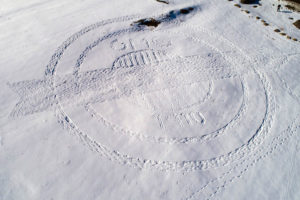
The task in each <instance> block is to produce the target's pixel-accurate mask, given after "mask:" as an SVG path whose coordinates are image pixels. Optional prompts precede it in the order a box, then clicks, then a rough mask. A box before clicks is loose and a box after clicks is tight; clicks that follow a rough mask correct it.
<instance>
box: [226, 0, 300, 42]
mask: <svg viewBox="0 0 300 200" xmlns="http://www.w3.org/2000/svg"><path fill="white" fill-rule="evenodd" d="M227 1H229V2H234V1H233V0H227ZM234 6H235V7H237V8H240V9H241V11H242V12H245V13H246V14H248V15H251V14H250V11H249V10H244V9H243V8H242V6H241V5H240V4H238V3H235V4H234ZM258 6H261V4H258V5H254V6H253V7H254V8H257V7H258ZM252 17H253V18H254V19H256V20H260V21H261V23H262V24H263V25H264V26H270V24H269V23H268V22H266V21H265V20H264V19H261V17H259V16H253V15H252ZM273 27H274V26H273ZM274 32H275V33H278V34H280V35H281V36H286V39H288V40H292V41H294V42H300V40H299V39H298V38H295V37H292V36H290V35H288V34H287V33H285V32H282V31H281V30H280V28H278V27H275V29H274Z"/></svg>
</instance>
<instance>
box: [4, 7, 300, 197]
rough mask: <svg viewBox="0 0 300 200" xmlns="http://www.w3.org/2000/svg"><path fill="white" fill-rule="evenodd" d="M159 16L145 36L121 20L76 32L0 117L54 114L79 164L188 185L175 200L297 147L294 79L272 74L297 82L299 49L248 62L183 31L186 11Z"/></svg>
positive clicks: (216, 190) (211, 36)
mask: <svg viewBox="0 0 300 200" xmlns="http://www.w3.org/2000/svg"><path fill="white" fill-rule="evenodd" d="M206 6H207V5H205V4H204V5H200V6H198V5H197V6H195V12H196V11H197V12H198V11H202V10H204V9H205V8H206ZM196 8H197V9H196ZM170 13H173V14H174V13H175V14H178V16H174V19H172V20H163V21H162V22H161V24H160V25H159V26H158V27H157V28H155V29H153V28H148V27H143V26H142V27H141V26H136V25H134V23H133V22H135V21H138V20H139V19H141V18H143V17H142V16H140V15H129V16H125V17H118V18H112V19H109V20H104V21H100V22H97V23H94V24H92V25H89V26H87V27H85V28H83V29H81V30H79V31H77V32H75V33H74V34H73V35H71V37H69V38H68V39H67V40H66V41H64V42H62V44H61V45H60V46H59V47H58V48H57V49H56V51H55V52H54V53H53V55H52V56H51V59H50V62H49V63H48V65H47V66H46V69H45V76H44V77H35V80H22V81H12V80H10V81H9V83H8V84H7V86H8V87H9V88H10V90H12V91H14V92H16V93H17V94H18V98H19V99H18V103H17V104H16V105H15V107H14V108H13V110H12V111H11V112H10V115H9V116H6V117H7V119H12V120H15V121H18V120H20V119H21V118H26V117H28V116H32V115H38V114H39V113H41V112H47V113H51V112H54V113H55V116H56V117H57V121H58V122H59V124H61V125H62V127H64V128H65V129H67V130H68V132H69V133H70V135H71V136H72V137H73V136H75V138H77V139H78V140H79V141H80V143H82V144H83V147H82V148H88V149H89V150H91V152H92V154H91V155H90V157H89V158H90V159H97V155H100V156H101V157H100V158H101V160H102V162H104V164H103V165H105V166H106V165H107V166H110V165H113V166H115V169H117V170H118V171H120V173H123V172H125V173H126V170H127V169H128V168H129V169H130V170H134V173H138V174H140V173H141V174H143V173H148V172H146V171H149V173H150V174H151V173H154V174H157V173H158V174H160V176H165V175H168V174H170V173H171V174H174V177H177V178H176V179H179V182H182V184H184V183H185V182H186V181H188V180H190V178H191V177H194V178H195V179H196V180H194V181H191V182H190V183H189V185H191V186H195V187H194V188H193V189H188V188H189V187H190V186H189V185H187V186H186V188H185V190H186V192H183V193H181V192H180V190H179V189H177V190H176V191H174V193H178V192H179V193H180V194H181V195H179V196H177V197H176V199H212V198H215V197H217V196H216V195H221V194H222V193H221V192H223V191H224V190H225V189H226V188H228V187H232V185H234V184H233V183H234V182H237V181H238V180H239V179H240V178H241V177H242V176H243V175H244V174H246V172H247V171H250V170H251V169H255V166H256V164H257V163H259V162H260V161H263V160H266V159H267V158H268V157H269V156H272V155H273V154H274V153H276V152H278V150H280V149H283V148H284V145H287V144H288V143H289V142H290V140H291V139H292V138H294V139H295V141H297V140H298V136H297V131H298V130H299V123H300V122H299V117H297V115H298V114H299V87H298V86H297V81H298V80H297V78H296V77H293V76H292V75H291V74H290V73H289V72H286V71H284V70H283V69H282V68H283V66H285V67H286V68H291V69H292V70H293V72H294V74H299V69H298V70H297V69H296V68H295V65H297V63H298V64H299V60H297V58H299V52H297V51H294V52H292V51H290V52H289V54H288V55H284V56H282V55H280V56H281V57H279V58H276V59H269V58H268V56H267V54H268V52H267V51H265V53H266V55H263V56H265V57H263V59H262V57H261V56H260V55H258V56H255V55H252V54H250V55H247V53H245V49H242V48H241V47H239V45H238V44H235V43H234V42H231V41H229V40H228V39H226V38H225V37H223V36H222V35H220V34H219V33H217V31H214V30H213V29H210V28H206V27H205V26H200V25H196V24H193V23H186V22H184V21H185V20H188V19H189V17H191V19H195V17H197V13H196V14H195V13H193V16H189V14H182V16H181V14H180V13H181V10H178V9H177V10H176V9H175V10H173V11H170V12H169V14H164V15H158V17H157V18H158V19H160V18H162V19H164V18H165V16H171V15H170ZM194 15H195V16H194ZM161 16H162V17H161ZM154 18H155V16H154ZM170 36H172V37H170ZM272 68H274V69H275V70H274V72H271V71H269V69H272ZM291 77H292V78H293V79H295V80H294V81H293V80H291V79H290V78H291ZM7 86H6V87H7ZM285 92H287V94H285ZM285 95H288V96H287V97H286V96H285ZM285 102H286V103H285ZM295 102H296V104H294V103H295ZM292 109H293V111H291V110H292ZM49 111H50V112H49ZM254 113H255V114H254ZM287 113H288V114H287ZM285 117H287V118H286V119H284V118H285ZM281 121H282V122H284V123H283V124H281ZM20 123H21V122H20ZM61 131H62V130H61ZM63 138H64V137H62V136H60V140H61V141H64V139H63ZM84 146H85V147H84ZM275 150H276V151H275ZM94 155H95V156H94ZM103 158H104V159H103ZM1 160H3V159H1ZM98 173H100V174H99V176H100V177H101V173H103V171H102V172H98ZM104 173H107V172H105V171H104ZM91 174H94V172H91ZM154 174H153V176H154V177H155V176H156V175H154ZM0 175H1V174H0ZM95 175H96V174H95ZM117 176H118V175H116V177H117ZM178 177H181V178H178ZM134 179H135V178H134V177H133V178H132V180H134ZM150 179H151V178H149V181H150ZM197 179H198V180H197ZM202 179H203V180H204V181H201V180H202ZM91 181H92V180H91ZM93 181H94V180H93ZM141 181H142V182H143V184H148V183H149V182H148V179H143V180H141ZM165 184H167V181H166V182H165ZM180 184H181V183H180ZM180 184H179V185H180ZM116 187H117V186H116ZM137 187H138V186H137ZM102 188H103V191H106V190H107V189H105V186H104V187H102ZM153 189H154V188H150V190H153ZM117 190H118V189H117ZM154 190H155V189H154ZM169 190H171V188H169V189H167V191H169ZM93 192H94V193H95V191H93ZM131 192H135V191H128V193H131ZM144 192H145V193H147V192H148V191H144ZM154 193H155V192H154ZM0 194H1V193H0ZM3 194H6V193H5V191H4V193H3ZM100 196H101V195H100ZM117 196H118V195H117ZM58 198H60V197H58ZM102 198H104V197H102ZM114 198H116V196H115V197H112V196H106V197H105V199H114ZM119 198H121V197H120V196H119ZM152 198H154V199H169V198H171V197H168V196H165V197H158V196H157V194H154V196H153V197H152ZM236 198H238V197H236ZM126 199H129V198H128V197H126ZM173 199H174V198H173Z"/></svg>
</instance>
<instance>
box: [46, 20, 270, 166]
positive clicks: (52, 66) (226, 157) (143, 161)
mask: <svg viewBox="0 0 300 200" xmlns="http://www.w3.org/2000/svg"><path fill="white" fill-rule="evenodd" d="M134 19H136V18H135V17H125V18H119V19H114V20H107V21H104V22H100V23H97V24H93V25H91V26H88V27H86V28H85V29H82V30H81V31H79V32H78V33H75V34H74V35H73V36H72V37H70V38H69V39H68V40H67V41H65V42H64V43H63V44H62V45H61V46H60V47H59V48H58V50H57V51H56V52H55V54H54V55H53V57H52V59H51V61H50V63H49V65H48V66H47V70H46V79H47V80H48V82H49V84H50V85H52V87H53V88H54V85H55V78H54V75H55V72H56V67H57V65H58V63H59V62H60V60H61V58H62V55H63V54H64V53H65V51H66V50H67V49H68V48H69V47H70V46H71V44H72V43H73V42H75V41H76V40H78V39H79V38H80V37H82V36H83V35H85V34H87V33H89V32H92V31H94V30H97V29H98V28H100V27H104V26H106V25H108V24H112V23H119V22H129V21H131V20H134ZM128 24H129V23H128ZM184 28H186V29H190V30H191V34H190V35H186V34H184V33H182V32H178V31H177V32H176V33H177V34H179V35H181V36H184V37H187V38H190V39H191V41H194V42H195V43H199V44H200V43H201V44H204V46H206V47H208V48H210V49H212V50H213V51H215V52H218V53H219V56H220V57H223V59H225V60H226V61H227V62H228V63H229V64H230V65H236V66H238V65H241V66H242V65H243V62H240V60H239V61H235V59H236V58H230V57H228V56H227V57H226V56H224V55H225V54H224V52H227V54H228V51H229V50H230V49H233V48H236V47H234V46H232V45H231V44H230V43H229V42H227V41H226V40H224V39H222V38H221V37H220V36H216V35H214V34H207V31H206V30H204V29H197V28H193V27H188V26H184ZM129 32H132V33H136V32H138V31H137V30H134V29H131V28H129V29H128V30H126V31H124V32H122V31H121V32H120V31H119V32H114V33H111V34H110V36H118V35H122V34H120V33H129ZM166 32H169V33H170V32H172V31H170V30H167V31H166ZM196 33H203V34H206V35H207V38H206V39H205V40H200V39H199V38H197V37H196V36H195V35H196ZM108 38H109V37H106V38H102V40H101V39H99V40H98V41H94V43H92V45H91V46H88V47H87V48H86V50H85V51H84V53H83V54H81V56H80V57H79V59H78V60H77V62H76V65H75V68H74V77H75V79H77V80H76V81H81V80H80V78H81V74H80V72H79V69H80V67H82V66H81V65H82V64H83V63H84V62H83V61H84V59H85V58H88V54H87V52H89V51H90V50H91V49H93V47H96V46H97V45H98V44H99V43H101V42H102V41H108V40H107V39H108ZM118 38H120V37H118ZM112 39H113V41H115V38H113V37H112ZM113 41H111V42H110V44H111V46H112V47H114V48H117V49H118V50H122V49H124V48H125V47H126V45H125V44H124V45H122V43H121V44H120V45H115V42H113ZM97 42H98V44H97ZM166 46H168V45H166ZM216 46H217V47H216ZM224 46H227V47H229V48H228V49H222V50H219V48H220V47H222V48H223V47H224ZM164 48H165V47H164ZM164 48H162V49H155V51H157V50H159V51H161V52H163V53H165V55H168V56H169V57H170V59H171V60H170V62H169V63H171V66H175V69H178V70H182V68H180V67H182V66H183V65H186V64H188V66H194V67H192V68H183V70H182V71H180V72H181V73H180V75H179V76H178V77H179V78H178V77H177V78H175V80H176V81H180V80H186V79H185V78H187V77H189V76H190V75H199V76H201V73H199V70H197V69H198V68H197V66H198V65H197V63H195V60H196V59H193V58H192V59H190V60H189V58H191V57H193V56H194V55H184V56H182V55H176V53H178V51H176V52H175V53H174V52H166V51H165V50H166V49H167V48H166V49H164ZM145 49H146V51H149V50H150V49H151V48H145ZM196 49H197V48H196ZM234 53H235V55H237V54H239V55H241V56H242V57H243V59H245V60H246V59H247V58H246V56H245V55H244V54H242V53H240V52H239V50H237V51H236V52H234ZM229 54H230V53H229ZM127 55H128V54H127ZM114 56H115V58H120V55H119V56H116V55H114ZM207 56H209V55H207ZM196 57H197V55H196ZM199 59H200V60H203V61H204V62H205V61H207V60H209V59H203V57H201V56H200V58H199ZM243 59H242V60H243ZM107 60H109V59H107ZM115 60H116V59H113V60H112V62H111V63H113V61H115ZM196 61H197V60H196ZM210 61H214V59H212V60H210ZM216 62H217V61H216ZM178 63H180V64H181V65H179V64H178ZM174 64H175V65H174ZM120 66H121V65H120ZM153 66H156V68H155V70H153V68H146V67H144V68H143V67H141V68H139V70H136V71H134V70H131V68H130V67H129V69H130V70H128V69H125V71H124V68H122V69H121V70H120V73H119V74H118V73H117V74H115V75H116V76H111V77H108V79H106V80H117V81H123V82H122V83H123V84H119V85H118V84H115V85H114V84H112V85H109V84H107V86H111V87H115V90H108V91H113V92H115V91H117V93H113V92H107V93H105V95H102V96H101V95H99V96H97V95H96V97H95V98H94V99H93V98H92V100H91V99H90V101H88V102H86V105H85V107H86V109H87V110H89V111H90V112H91V114H92V115H93V116H95V115H97V113H98V111H97V110H95V109H94V108H93V107H92V106H91V105H92V104H94V103H97V102H107V101H110V100H113V101H115V100H116V99H120V97H122V98H130V97H132V96H131V95H133V94H134V95H140V92H142V94H144V95H148V94H149V93H148V92H146V93H143V92H144V91H145V90H144V89H145V88H143V89H142V90H140V91H139V90H137V92H136V91H135V90H129V91H127V90H126V88H133V89H135V88H136V87H135V86H136V85H137V84H142V85H143V87H146V86H147V87H148V86H149V85H150V86H151V87H152V86H153V85H154V86H155V84H156V83H160V81H162V80H169V81H170V82H166V83H164V84H165V85H166V88H167V89H168V90H171V91H172V87H171V86H172V84H173V82H172V81H173V80H172V79H171V77H172V74H174V72H175V73H176V70H174V68H172V67H167V69H165V68H164V67H165V66H168V65H166V64H164V63H156V64H154V65H153ZM229 67H230V66H229ZM113 69H114V67H113V64H112V66H110V69H103V71H101V73H100V74H103V72H105V73H107V74H108V75H111V74H114V73H115V72H113V71H112V70H113ZM190 69H192V70H190ZM172 70H173V71H172ZM157 71H158V72H163V75H166V76H165V77H167V78H168V77H169V79H165V77H163V78H161V79H151V78H152V77H153V76H151V75H153V73H155V72H157ZM200 71H201V70H200ZM202 71H206V72H207V73H204V76H203V80H201V81H204V82H205V81H207V83H206V84H204V85H202V86H201V87H203V88H205V87H208V89H206V90H205V91H209V87H211V85H212V84H215V82H218V78H217V79H216V80H214V81H212V80H211V79H207V77H209V76H207V75H209V74H210V73H211V74H214V75H216V77H222V73H224V71H222V70H221V72H220V73H219V72H218V70H215V69H213V70H211V71H210V69H203V70H202ZM177 72H178V71H177ZM236 72H237V75H236V77H237V78H234V79H236V80H239V81H237V82H234V81H233V82H232V83H231V84H232V85H233V86H234V87H235V88H238V87H239V86H238V83H240V84H241V85H240V89H238V90H237V94H241V93H239V92H238V91H239V90H240V91H242V97H243V98H242V99H241V102H240V106H238V109H237V110H239V109H240V110H241V111H238V112H240V113H241V114H237V115H234V116H237V117H238V118H239V117H240V116H242V114H243V112H244V111H245V109H241V107H242V106H243V104H245V103H244V102H245V101H244V97H245V96H247V93H248V92H250V93H252V92H253V91H255V90H256V89H260V90H262V91H263V94H264V95H265V97H264V98H265V105H266V106H265V112H264V113H263V114H262V115H263V118H262V120H261V123H260V124H256V126H255V127H257V128H256V129H254V130H251V132H252V135H251V136H250V137H249V139H247V142H245V143H244V144H242V145H240V146H239V147H237V148H235V149H233V150H231V151H229V152H225V153H223V154H222V155H218V156H215V157H212V158H209V159H199V160H198V159H195V160H184V159H183V160H180V161H166V160H159V159H147V158H138V157H132V156H129V155H127V154H122V153H121V152H119V151H117V150H114V149H111V148H109V147H107V146H105V145H103V144H101V143H100V142H99V141H98V140H95V139H94V138H93V137H91V136H90V134H86V133H85V132H83V131H82V130H81V129H80V127H79V126H77V125H76V124H75V123H74V122H73V120H72V117H70V116H69V115H68V114H66V112H65V111H64V109H63V107H62V105H60V104H58V105H57V110H58V117H59V120H60V121H61V122H62V123H63V124H64V125H65V126H66V127H68V128H69V129H70V131H71V132H72V133H73V134H74V135H76V136H77V137H79V138H80V140H81V141H82V142H83V143H84V144H85V145H87V146H89V147H90V149H91V150H93V151H95V152H98V153H100V154H101V155H103V156H105V157H107V158H108V159H110V160H113V161H117V162H119V163H121V164H125V165H130V166H134V167H138V168H157V169H161V170H185V171H191V170H204V169H209V168H214V167H220V166H223V165H226V164H227V163H228V162H232V161H237V160H239V159H241V158H243V157H244V156H246V155H247V154H248V153H251V152H252V151H253V150H254V149H255V148H256V147H257V146H259V145H260V144H261V143H262V142H263V140H264V138H265V137H266V135H267V132H268V131H269V129H270V126H271V124H272V115H273V112H274V105H273V102H272V101H273V100H272V97H271V94H270V91H271V90H270V85H269V82H268V81H267V78H266V76H265V75H264V74H263V73H261V72H258V71H257V70H256V69H250V70H249V71H248V72H247V77H244V74H242V73H240V71H239V70H238V71H236ZM91 74H92V72H91ZM132 74H133V75H132ZM159 74H160V73H157V74H155V75H159ZM220 74H221V75H220ZM225 74H226V73H225ZM249 74H250V75H249ZM130 75H131V76H130ZM147 75H148V79H147V81H146V83H144V82H145V81H144V80H143V79H141V77H145V76H147ZM248 75H249V76H248ZM128 76H129V77H131V79H128ZM137 77H138V78H137ZM195 77H196V78H198V76H195ZM224 77H225V78H228V77H227V76H226V75H225V76H224ZM224 77H223V78H224ZM110 78H111V79H110ZM115 78H118V79H115ZM205 78H206V79H205ZM229 78H231V77H229ZM249 79H254V80H255V81H254V82H256V83H258V84H260V88H254V89H253V88H252V89H251V88H250V89H248V86H247V83H248V81H249ZM132 80H134V81H132ZM196 80H197V79H196ZM124 81H125V83H126V84H127V85H126V87H124ZM126 81H127V82H126ZM176 81H175V82H174V83H176ZM201 81H195V80H193V79H192V82H188V83H187V85H189V84H190V85H192V84H198V82H201ZM229 82H230V81H229ZM80 83H81V82H80ZM112 83H114V82H112ZM147 83H151V84H149V85H147ZM130 84H133V85H130ZM168 84H169V85H168ZM219 84H220V85H221V86H222V83H219ZM157 85H161V83H160V84H157ZM86 86H89V85H86ZM221 86H220V91H222V90H223V93H226V92H228V91H232V90H231V89H230V90H228V91H227V89H226V87H221ZM151 87H150V90H147V91H150V94H151V95H152V94H153V92H155V87H154V88H151ZM176 87H177V88H178V85H176ZM176 87H175V88H176ZM180 87H181V86H180ZM180 87H179V88H180ZM137 88H139V87H137ZM147 89H149V88H147ZM152 89H153V90H152ZM246 89H247V90H246ZM245 90H246V91H245ZM135 92H136V93H135ZM160 92H161V91H160ZM171 93H172V92H171ZM212 94H213V93H212ZM151 95H150V97H147V98H148V100H146V102H147V101H148V102H149V101H150V100H153V99H155V98H153V96H151ZM103 96H105V101H103ZM166 96H168V95H166ZM209 96H210V95H209ZM217 96H218V95H217ZM228 96H229V97H230V95H228ZM252 97H253V95H252ZM99 98H100V100H99ZM101 98H102V100H101ZM122 98H121V99H122ZM149 99H150V100H149ZM175 99H176V98H175ZM135 101H136V99H135ZM172 101H174V99H171V100H170V102H172ZM205 101H208V100H205ZM203 103H205V102H203ZM191 104H193V103H191ZM154 105H157V102H156V103H154ZM225 105H226V103H225V104H224V106H225ZM244 106H245V107H246V104H245V105H244ZM162 107H164V106H162ZM170 108H171V109H169V110H172V109H173V110H174V108H176V109H177V111H178V110H179V112H180V111H182V109H184V108H182V104H181V103H178V104H177V106H175V107H172V106H171V107H170ZM224 108H225V107H224ZM157 110H158V111H160V110H159V109H157ZM152 114H153V113H152ZM158 114H159V112H158ZM155 115H157V113H155V112H154V114H153V116H155ZM201 117H202V118H203V119H202V118H201ZM232 119H235V117H233V118H232ZM205 120H206V121H207V118H206V117H205V116H200V115H199V118H198V121H199V122H200V123H201V122H203V121H205ZM229 122H230V121H229ZM103 123H106V125H107V126H111V127H112V128H113V129H114V131H122V128H121V129H119V127H116V126H115V125H114V124H113V123H111V122H107V121H105V120H104V121H103ZM236 125H238V124H236ZM236 125H235V126H236ZM225 127H229V128H232V127H230V126H226V125H225ZM159 128H161V126H159ZM246 128H247V127H246ZM237 130H242V129H237ZM124 131H125V132H128V130H124ZM224 131H227V130H226V128H225V129H224ZM216 133H217V134H215V135H213V137H212V138H215V137H217V136H218V135H219V133H220V132H216ZM129 134H130V135H131V133H129ZM138 137H145V138H147V136H143V135H138ZM197 137H198V136H191V137H187V138H180V139H179V140H177V139H176V138H177V137H174V136H171V137H169V138H170V141H168V142H170V143H174V142H175V143H176V142H179V143H185V141H190V142H199V141H203V140H206V139H207V138H209V137H210V136H209V135H205V134H204V135H202V136H199V137H198V139H197ZM156 138H158V139H159V140H158V141H155V140H154V141H155V142H161V141H163V140H164V139H166V138H168V137H165V138H163V139H160V138H161V136H157V137H156ZM174 138H175V139H174ZM195 138H196V139H195ZM154 139H155V137H154ZM173 139H174V140H173ZM167 140H168V139H167Z"/></svg>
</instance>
